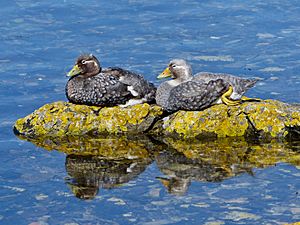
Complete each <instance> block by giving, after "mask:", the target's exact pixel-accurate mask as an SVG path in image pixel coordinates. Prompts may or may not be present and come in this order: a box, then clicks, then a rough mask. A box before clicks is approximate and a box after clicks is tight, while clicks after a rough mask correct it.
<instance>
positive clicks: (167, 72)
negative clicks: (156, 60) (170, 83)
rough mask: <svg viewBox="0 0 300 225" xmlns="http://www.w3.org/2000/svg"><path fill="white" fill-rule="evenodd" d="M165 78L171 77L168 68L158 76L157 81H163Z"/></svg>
mask: <svg viewBox="0 0 300 225" xmlns="http://www.w3.org/2000/svg"><path fill="white" fill-rule="evenodd" d="M167 77H172V72H171V70H170V69H169V67H167V68H166V69H165V70H164V71H163V72H162V73H161V74H159V75H158V77H157V79H163V78H167Z"/></svg>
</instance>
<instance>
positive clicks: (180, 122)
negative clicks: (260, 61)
mask: <svg viewBox="0 0 300 225" xmlns="http://www.w3.org/2000/svg"><path fill="white" fill-rule="evenodd" d="M162 116H163V111H162V109H161V108H160V107H158V106H156V105H148V104H140V105H135V106H132V107H128V108H120V107H104V108H100V107H95V106H85V105H74V104H71V103H66V102H54V103H50V104H46V105H44V106H42V107H41V108H39V109H38V110H36V111H35V112H33V113H32V114H30V115H28V116H26V117H25V118H22V119H19V120H17V121H16V123H15V126H14V131H15V132H16V133H17V134H21V135H23V136H27V137H38V136H52V137H62V136H68V135H85V134H88V135H99V134H108V133H109V134H111V133H113V134H116V133H143V132H151V133H154V134H157V135H164V136H176V137H181V138H184V139H186V138H200V139H201V138H206V137H226V136H230V137H236V136H248V137H260V138H264V139H265V138H283V137H296V138H299V137H300V108H299V106H297V105H288V104H285V103H282V102H279V101H274V100H267V101H262V102H248V103H243V104H241V105H239V106H232V107H228V106H226V105H223V104H221V105H215V106H212V107H210V108H208V109H206V110H203V111H189V112H187V111H179V112H176V113H174V114H172V115H170V116H168V117H165V118H163V119H161V117H162ZM159 119H160V120H159ZM157 120H158V121H157ZM156 121H157V122H156Z"/></svg>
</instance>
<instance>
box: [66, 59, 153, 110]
mask: <svg viewBox="0 0 300 225" xmlns="http://www.w3.org/2000/svg"><path fill="white" fill-rule="evenodd" d="M67 76H69V77H70V79H69V81H68V82H67V85H66V96H67V98H68V100H69V101H70V102H72V103H75V104H84V105H95V106H117V105H119V106H121V107H127V106H130V105H135V104H139V103H144V102H149V103H151V102H154V101H155V92H156V88H155V86H154V85H153V84H151V83H150V82H148V81H147V80H146V79H144V77H143V76H142V75H139V74H136V73H134V72H131V71H128V70H125V69H121V68H118V67H111V68H107V69H102V68H101V66H100V62H99V61H98V59H97V58H96V57H95V56H94V55H92V54H90V55H81V56H79V57H78V59H77V60H76V63H75V65H74V67H73V68H72V70H71V71H70V72H69V73H68V74H67Z"/></svg>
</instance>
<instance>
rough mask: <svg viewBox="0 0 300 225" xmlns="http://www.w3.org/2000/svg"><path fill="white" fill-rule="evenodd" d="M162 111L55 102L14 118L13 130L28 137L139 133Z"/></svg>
mask: <svg viewBox="0 0 300 225" xmlns="http://www.w3.org/2000/svg"><path fill="white" fill-rule="evenodd" d="M162 113H163V111H162V109H161V108H160V107H158V106H155V105H151V106H150V105H148V104H140V105H135V106H132V107H130V108H121V107H104V108H101V107H96V106H86V105H75V104H72V103H67V102H54V103H50V104H46V105H44V106H42V107H41V108H39V109H37V110H36V111H34V112H33V113H32V114H30V115H28V116H26V117H25V118H21V119H19V120H17V121H16V123H15V126H14V130H15V132H16V133H17V134H20V135H23V136H29V137H39V136H58V137H61V136H68V135H85V134H90V135H91V134H92V135H98V134H103V133H114V134H116V133H142V132H145V131H146V130H147V129H149V127H150V126H151V125H152V124H153V122H154V120H155V119H156V118H157V117H159V116H160V115H162Z"/></svg>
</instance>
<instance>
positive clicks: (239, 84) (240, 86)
mask: <svg viewBox="0 0 300 225" xmlns="http://www.w3.org/2000/svg"><path fill="white" fill-rule="evenodd" d="M217 79H222V80H224V81H225V82H227V83H229V84H230V85H231V86H232V87H233V89H234V92H236V93H237V94H239V95H243V94H244V93H245V92H246V91H247V90H248V89H250V88H252V87H253V86H254V85H255V84H256V83H257V81H258V79H247V78H242V77H237V76H234V75H231V74H226V73H210V72H201V73H197V74H196V75H195V76H194V79H193V80H194V81H203V82H209V81H211V80H217Z"/></svg>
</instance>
